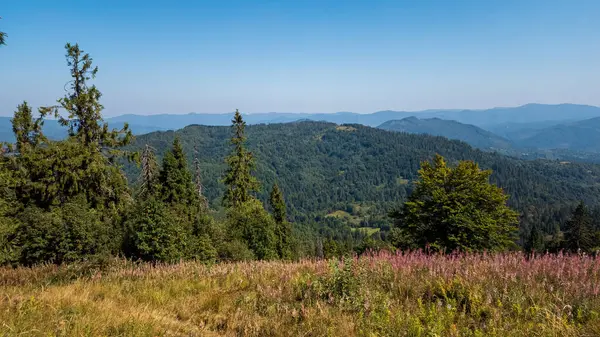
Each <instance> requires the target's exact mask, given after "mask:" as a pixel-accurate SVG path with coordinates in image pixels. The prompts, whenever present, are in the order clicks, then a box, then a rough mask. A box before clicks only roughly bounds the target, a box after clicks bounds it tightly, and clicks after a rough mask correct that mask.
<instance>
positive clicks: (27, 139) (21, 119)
mask: <svg viewBox="0 0 600 337" xmlns="http://www.w3.org/2000/svg"><path fill="white" fill-rule="evenodd" d="M11 123H12V130H13V133H14V135H15V138H16V150H17V152H19V153H20V152H23V151H26V150H27V149H31V148H33V147H35V146H37V145H38V144H39V143H40V141H42V140H43V136H42V123H43V120H42V119H38V120H34V119H33V115H32V113H31V107H29V105H28V104H27V102H23V103H22V104H19V106H17V111H15V114H14V116H13V118H12V119H11Z"/></svg>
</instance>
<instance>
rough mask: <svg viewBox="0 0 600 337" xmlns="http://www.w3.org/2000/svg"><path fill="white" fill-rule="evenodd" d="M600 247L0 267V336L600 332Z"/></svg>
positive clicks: (482, 334)
mask: <svg viewBox="0 0 600 337" xmlns="http://www.w3.org/2000/svg"><path fill="white" fill-rule="evenodd" d="M599 293H600V259H598V258H593V257H579V256H561V255H559V256H552V255H548V256H540V257H536V258H534V259H526V258H525V257H524V256H523V255H521V254H518V253H510V254H500V255H475V254H470V255H469V254H467V255H455V256H440V255H426V254H422V253H406V254H399V255H393V254H378V255H374V256H368V257H362V258H360V259H353V260H347V261H346V263H343V262H340V261H302V262H297V263H284V262H248V263H234V264H220V265H215V266H204V265H202V264H199V263H193V262H182V263H179V264H176V265H157V266H153V265H151V264H134V263H131V262H127V261H122V260H115V261H112V262H111V263H109V264H108V265H107V266H105V267H103V268H94V267H92V266H89V265H87V266H86V265H83V264H79V265H69V266H58V267H57V266H38V267H34V268H17V269H11V268H0V296H1V297H0V335H6V336H13V335H14V336H16V335H19V336H63V335H64V336H101V335H121V336H161V335H172V336H219V335H224V336H598V335H600V317H599V313H600V299H599V297H598V295H599Z"/></svg>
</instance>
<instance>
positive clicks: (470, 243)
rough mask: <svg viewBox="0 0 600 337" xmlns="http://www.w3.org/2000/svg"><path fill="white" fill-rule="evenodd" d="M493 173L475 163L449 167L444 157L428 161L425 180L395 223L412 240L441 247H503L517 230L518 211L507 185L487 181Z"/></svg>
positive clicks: (423, 173) (423, 169)
mask: <svg viewBox="0 0 600 337" xmlns="http://www.w3.org/2000/svg"><path fill="white" fill-rule="evenodd" d="M490 174H491V171H482V170H480V169H479V166H478V165H477V164H475V163H474V162H471V161H461V162H460V163H459V164H458V166H457V167H456V168H450V167H448V166H447V165H446V161H445V160H444V158H443V157H442V156H440V155H436V157H435V159H434V162H433V164H431V163H429V162H424V163H423V164H422V167H421V169H420V170H419V175H420V180H419V182H418V183H416V188H415V190H414V191H413V193H412V194H411V195H410V197H409V198H408V201H407V202H405V203H404V206H403V208H402V210H401V212H398V213H396V214H394V217H395V218H396V222H395V225H396V226H397V227H398V228H400V229H401V230H404V231H405V232H406V233H407V234H408V235H410V236H411V238H412V241H414V242H415V243H416V244H417V245H419V246H421V247H424V246H426V245H428V246H430V247H432V248H433V249H438V250H443V249H447V250H455V249H459V250H462V251H470V250H477V251H481V250H502V249H505V248H507V247H508V246H509V245H510V244H511V242H512V240H513V233H514V232H515V231H516V227H515V224H516V223H517V222H518V220H517V216H518V214H517V213H516V212H514V211H513V210H511V209H510V208H508V207H507V206H506V200H507V199H508V197H507V196H506V195H505V194H504V193H503V191H502V189H501V188H499V187H497V186H495V185H493V184H490V183H489V182H488V180H489V176H490Z"/></svg>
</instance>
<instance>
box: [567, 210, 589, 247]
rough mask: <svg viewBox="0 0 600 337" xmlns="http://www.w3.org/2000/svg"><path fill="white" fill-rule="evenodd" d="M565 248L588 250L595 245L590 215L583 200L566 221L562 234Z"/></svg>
mask: <svg viewBox="0 0 600 337" xmlns="http://www.w3.org/2000/svg"><path fill="white" fill-rule="evenodd" d="M564 240H565V241H564V243H565V248H566V249H568V250H569V251H571V252H578V251H582V252H590V251H591V250H592V248H594V246H595V244H596V243H595V237H594V231H593V229H592V217H591V215H590V212H589V210H588V208H587V207H586V206H585V204H584V203H583V202H581V203H579V205H577V207H576V208H575V210H573V214H572V216H571V219H570V220H569V221H567V223H566V226H565V236H564Z"/></svg>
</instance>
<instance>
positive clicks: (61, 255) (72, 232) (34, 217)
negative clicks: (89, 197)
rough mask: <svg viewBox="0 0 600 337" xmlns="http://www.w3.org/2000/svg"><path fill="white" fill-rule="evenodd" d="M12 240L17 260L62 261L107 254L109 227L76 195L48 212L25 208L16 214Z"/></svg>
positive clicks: (33, 261) (108, 249)
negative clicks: (17, 218)
mask: <svg viewBox="0 0 600 337" xmlns="http://www.w3.org/2000/svg"><path fill="white" fill-rule="evenodd" d="M19 220H20V224H19V226H18V227H17V229H16V233H15V242H16V243H17V244H18V245H19V246H20V248H21V249H20V258H19V260H20V261H21V263H23V264H26V265H32V264H37V263H42V262H52V263H58V264H60V263H65V262H72V261H78V260H84V259H88V258H90V257H92V256H98V255H108V254H109V253H110V241H111V237H110V229H111V228H110V227H111V226H109V225H108V224H106V223H105V222H103V221H102V220H101V216H100V214H98V212H97V211H96V210H94V209H92V208H90V207H89V205H88V204H87V203H86V202H85V201H84V200H83V198H77V199H76V200H74V201H73V202H68V203H66V204H64V205H63V206H61V207H53V208H52V209H50V210H49V211H47V210H43V209H40V208H38V207H33V206H31V207H28V208H26V209H25V210H24V211H23V212H22V213H21V214H20V215H19Z"/></svg>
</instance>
